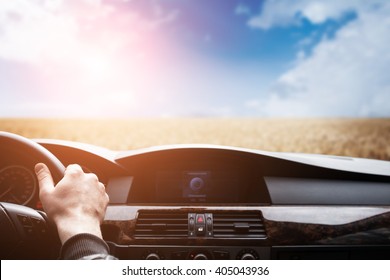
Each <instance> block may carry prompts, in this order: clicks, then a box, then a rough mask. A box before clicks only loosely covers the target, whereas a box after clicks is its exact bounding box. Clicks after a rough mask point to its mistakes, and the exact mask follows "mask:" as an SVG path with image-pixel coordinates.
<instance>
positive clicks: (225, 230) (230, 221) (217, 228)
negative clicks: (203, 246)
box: [213, 212, 267, 238]
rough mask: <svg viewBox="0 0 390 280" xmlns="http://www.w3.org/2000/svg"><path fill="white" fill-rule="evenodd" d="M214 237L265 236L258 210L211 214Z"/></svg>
mask: <svg viewBox="0 0 390 280" xmlns="http://www.w3.org/2000/svg"><path fill="white" fill-rule="evenodd" d="M213 219H214V225H213V227H214V238H266V237H267V236H266V232H265V228H264V224H263V220H262V218H261V215H260V212H256V213H250V212H249V213H248V212H234V213H232V212H230V213H223V212H218V213H214V214H213Z"/></svg>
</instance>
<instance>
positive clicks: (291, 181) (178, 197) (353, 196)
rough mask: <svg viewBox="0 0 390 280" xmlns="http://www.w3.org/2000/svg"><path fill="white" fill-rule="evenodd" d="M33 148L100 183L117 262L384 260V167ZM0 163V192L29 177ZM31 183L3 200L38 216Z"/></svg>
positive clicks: (190, 152)
mask: <svg viewBox="0 0 390 280" xmlns="http://www.w3.org/2000/svg"><path fill="white" fill-rule="evenodd" d="M35 141H36V142H37V143H39V144H40V145H42V146H43V147H45V148H46V149H48V150H49V151H50V152H51V153H53V154H54V155H55V156H56V157H57V158H58V159H59V160H60V161H61V162H62V163H63V164H64V165H65V166H66V165H68V164H71V163H78V164H80V165H81V166H82V167H83V169H84V170H85V172H93V173H95V174H96V175H97V176H98V177H99V179H100V181H101V182H103V183H104V184H105V186H106V191H107V193H108V195H109V197H110V203H109V206H108V208H107V212H106V216H105V219H104V222H103V224H102V226H101V228H102V233H103V238H104V239H105V241H106V242H107V243H108V244H109V247H110V251H111V254H113V255H114V256H116V257H117V258H119V259H138V260H141V259H197V260H198V259H243V260H250V259H389V258H390V163H389V162H386V161H378V160H370V159H358V158H347V157H335V156H324V155H308V154H288V153H272V152H263V151H257V150H250V149H243V148H234V147H225V146H213V145H200V144H197V145H172V146H159V147H152V148H147V149H139V150H132V151H122V152H117V151H111V150H107V149H104V148H100V147H95V146H92V145H86V144H81V143H77V142H68V141H59V140H52V139H36V140H35ZM0 164H1V169H2V171H1V172H0V183H1V182H2V181H4V180H6V179H4V178H2V177H4V176H8V175H7V174H8V173H10V170H9V168H10V167H12V166H13V167H15V166H19V167H20V166H22V168H23V170H24V171H25V175H23V172H22V171H20V170H19V171H18V172H21V174H19V173H17V172H16V171H14V173H15V172H16V173H15V174H16V175H18V176H22V177H23V176H25V177H29V178H30V177H31V176H30V175H28V174H29V173H31V172H32V168H33V165H34V160H33V159H31V158H29V157H28V156H26V155H19V156H16V157H15V156H13V157H11V156H7V154H6V156H5V157H3V159H2V160H1V162H0ZM5 171H6V172H5ZM7 172H8V173H7ZM4 174H6V175H4ZM15 174H14V175H15ZM1 176H2V177H1ZM10 176H11V175H10ZM31 178H32V179H31ZM31 178H30V179H26V180H27V181H28V182H29V184H27V185H28V186H29V189H28V190H25V193H24V194H23V191H21V192H22V193H21V194H20V197H19V198H18V199H17V200H15V199H14V198H12V197H11V196H7V195H4V196H3V198H6V199H7V200H8V201H7V202H12V203H20V204H24V205H26V206H29V207H32V208H34V209H40V207H41V205H40V202H39V199H38V192H37V182H31V181H33V180H35V179H34V178H33V176H32V177H31ZM21 180H23V179H21ZM2 193H4V190H2ZM22 197H28V199H27V198H26V200H25V201H21V200H22ZM3 200H4V199H3Z"/></svg>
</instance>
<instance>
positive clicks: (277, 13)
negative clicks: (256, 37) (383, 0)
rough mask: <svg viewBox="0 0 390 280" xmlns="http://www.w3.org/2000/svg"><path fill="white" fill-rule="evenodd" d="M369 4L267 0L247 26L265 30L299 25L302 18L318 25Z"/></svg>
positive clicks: (334, 0) (333, 0)
mask: <svg viewBox="0 0 390 280" xmlns="http://www.w3.org/2000/svg"><path fill="white" fill-rule="evenodd" d="M371 4H372V2H371V3H370V1H365V0H361V1H359V0H343V1H340V0H328V1H324V0H317V1H313V0H294V1H291V0H268V1H265V2H264V4H263V7H262V11H261V13H260V14H259V15H257V16H254V17H252V18H250V19H249V21H248V25H249V26H251V27H253V28H261V29H265V30H266V29H270V28H272V27H276V26H288V25H291V24H299V23H300V21H301V20H302V19H303V18H305V19H307V20H309V21H310V22H312V23H313V24H320V23H323V22H324V21H326V20H327V19H339V18H340V17H341V16H343V15H344V13H345V12H347V11H350V10H354V9H355V8H356V7H357V6H359V7H360V6H362V7H364V6H369V5H371Z"/></svg>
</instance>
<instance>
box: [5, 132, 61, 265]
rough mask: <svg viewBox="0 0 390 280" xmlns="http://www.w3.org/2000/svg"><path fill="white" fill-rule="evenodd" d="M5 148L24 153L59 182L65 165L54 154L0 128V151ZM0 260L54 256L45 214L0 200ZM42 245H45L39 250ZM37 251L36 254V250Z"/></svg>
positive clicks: (51, 230) (53, 233) (53, 238)
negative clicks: (47, 169) (44, 165)
mask: <svg viewBox="0 0 390 280" xmlns="http://www.w3.org/2000/svg"><path fill="white" fill-rule="evenodd" d="M4 149H7V152H8V150H12V151H15V152H17V153H22V154H28V155H29V156H30V157H31V158H33V159H34V160H36V163H38V162H42V163H44V164H46V165H47V166H48V168H49V169H50V172H51V174H52V177H53V180H54V183H57V182H59V181H60V180H61V179H62V177H63V175H64V172H65V167H64V165H63V164H62V163H61V161H60V160H59V159H57V157H55V156H54V155H53V154H52V153H51V152H50V151H48V150H47V149H45V148H44V147H42V146H41V145H39V144H38V143H36V142H34V141H32V140H30V139H27V138H25V137H23V136H20V135H16V134H13V133H10V132H4V131H0V151H1V150H4ZM0 231H1V236H2V238H1V239H0V257H1V259H8V258H10V259H19V258H21V259H30V258H32V259H35V258H36V257H37V258H44V259H46V258H48V257H49V258H51V257H52V256H56V252H57V251H58V247H59V239H58V235H57V233H56V230H55V227H53V225H52V224H51V223H50V222H49V221H48V219H47V217H46V214H45V213H43V212H41V211H36V210H34V209H32V208H29V207H26V206H23V205H18V204H12V203H5V202H0ZM42 245H46V246H45V247H46V248H45V250H42V248H43V247H40V246H42ZM39 251H41V252H42V253H41V254H38V255H37V252H39Z"/></svg>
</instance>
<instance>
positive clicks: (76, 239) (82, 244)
mask: <svg viewBox="0 0 390 280" xmlns="http://www.w3.org/2000/svg"><path fill="white" fill-rule="evenodd" d="M60 259H63V260H80V259H84V260H107V259H111V260H113V259H115V257H113V256H111V255H110V249H109V247H108V245H107V243H106V242H105V241H104V240H103V239H101V238H99V237H97V236H95V235H93V234H89V233H81V234H77V235H75V236H72V237H71V238H69V239H68V240H67V241H66V242H65V243H64V245H62V248H61V252H60Z"/></svg>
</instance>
